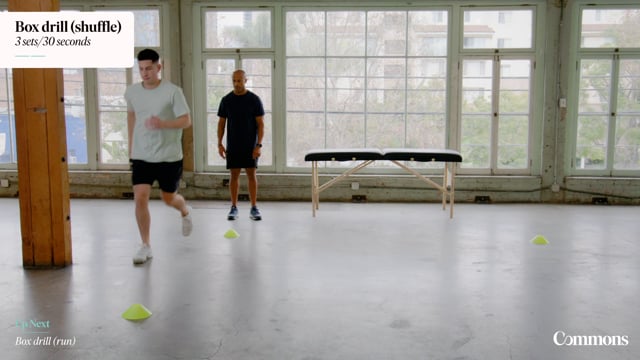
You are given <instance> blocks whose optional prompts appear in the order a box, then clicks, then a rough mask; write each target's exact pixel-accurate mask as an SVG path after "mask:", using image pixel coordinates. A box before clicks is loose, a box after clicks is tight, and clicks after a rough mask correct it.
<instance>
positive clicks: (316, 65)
mask: <svg viewBox="0 0 640 360" xmlns="http://www.w3.org/2000/svg"><path fill="white" fill-rule="evenodd" d="M447 14H448V13H447V12H446V11H364V10H363V11H327V12H323V11H315V12H314V11H311V12H297V11H290V12H287V14H286V21H287V22H286V24H287V35H286V36H287V41H286V43H287V52H286V55H287V64H286V65H287V66H286V69H287V76H286V103H287V108H286V111H287V112H286V114H287V117H286V118H287V146H286V147H287V166H289V167H305V166H308V164H307V163H306V162H304V159H303V156H304V154H305V153H306V152H307V151H308V150H309V149H311V148H333V147H342V148H344V147H380V148H383V147H444V143H445V139H446V122H445V118H446V116H445V112H446V105H445V104H446V101H445V100H446V78H447V67H446V55H447V49H446V44H447V33H448V25H447V21H448V16H447ZM347 19H351V20H353V21H351V22H349V23H348V25H346V24H347ZM408 25H410V26H408ZM408 29H409V30H408ZM301 39H304V41H301ZM412 41H413V42H415V45H414V46H411V47H409V46H408V44H409V43H410V42H412ZM432 45H433V46H432ZM409 54H410V55H409ZM307 122H308V123H307ZM409 126H411V127H409ZM414 128H415V129H417V130H416V131H414ZM409 129H411V131H409ZM418 129H419V130H418ZM434 133H435V135H434ZM419 134H429V136H419ZM429 145H430V146H429ZM386 165H387V164H377V163H376V164H374V166H373V167H384V166H386ZM330 166H349V164H345V163H340V164H330ZM420 166H422V164H420ZM424 166H425V167H431V166H433V164H428V165H424ZM436 166H437V165H436Z"/></svg>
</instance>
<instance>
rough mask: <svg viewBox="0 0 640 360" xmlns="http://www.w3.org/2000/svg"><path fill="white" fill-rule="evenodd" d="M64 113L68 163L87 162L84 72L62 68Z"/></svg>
mask: <svg viewBox="0 0 640 360" xmlns="http://www.w3.org/2000/svg"><path fill="white" fill-rule="evenodd" d="M62 71H63V76H64V113H65V116H64V118H65V124H66V127H67V158H68V160H67V161H68V162H69V164H87V163H88V159H87V118H86V115H85V98H84V72H83V70H82V69H63V70H62Z"/></svg>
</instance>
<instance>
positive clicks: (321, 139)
mask: <svg viewBox="0 0 640 360" xmlns="http://www.w3.org/2000/svg"><path fill="white" fill-rule="evenodd" d="M325 130H326V129H325V121H324V113H319V112H287V166H295V167H303V166H310V165H309V163H308V162H306V161H304V154H306V153H307V152H308V151H309V150H311V149H323V148H324V147H325ZM324 163H326V161H325V162H324ZM318 165H319V166H325V165H326V164H322V165H320V164H318Z"/></svg>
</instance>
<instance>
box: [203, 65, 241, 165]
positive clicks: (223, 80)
mask: <svg viewBox="0 0 640 360" xmlns="http://www.w3.org/2000/svg"><path fill="white" fill-rule="evenodd" d="M235 66H236V65H235V60H233V59H208V60H207V62H206V71H207V74H206V77H207V84H206V87H207V165H217V166H224V165H225V164H226V162H225V160H224V159H223V158H221V157H220V154H218V106H219V105H220V100H222V97H224V96H225V95H226V94H228V93H229V92H230V91H232V90H233V83H232V81H231V74H233V71H234V70H235V69H236V67H235ZM222 141H223V142H224V141H226V134H225V137H224V138H223V139H222Z"/></svg>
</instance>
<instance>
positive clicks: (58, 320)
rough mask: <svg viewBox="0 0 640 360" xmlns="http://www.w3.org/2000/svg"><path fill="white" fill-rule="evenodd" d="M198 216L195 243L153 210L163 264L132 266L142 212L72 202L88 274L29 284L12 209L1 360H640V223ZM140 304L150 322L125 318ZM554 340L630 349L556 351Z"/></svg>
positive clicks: (5, 208) (79, 271)
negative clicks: (232, 233) (542, 240)
mask: <svg viewBox="0 0 640 360" xmlns="http://www.w3.org/2000/svg"><path fill="white" fill-rule="evenodd" d="M191 204H192V205H193V206H194V212H193V218H194V226H195V227H194V231H193V234H192V236H191V237H190V238H183V237H182V236H181V235H180V229H179V218H178V215H177V213H175V212H174V211H173V210H172V209H169V208H167V207H165V206H164V205H163V204H162V203H160V202H159V201H154V202H153V203H152V209H151V211H152V221H153V225H152V227H153V229H152V245H153V249H154V255H155V256H154V259H153V260H151V261H150V262H149V263H148V264H146V265H144V266H133V265H132V260H131V258H132V255H133V254H134V252H135V250H136V244H137V242H138V235H137V228H136V224H135V222H134V219H133V202H132V201H127V200H75V199H74V200H72V202H71V208H72V234H73V235H72V237H73V258H74V264H73V265H72V266H69V267H67V268H65V269H60V270H24V269H23V268H22V255H21V245H20V225H19V221H20V218H19V209H18V201H17V200H16V199H0V211H1V213H2V215H3V216H2V217H1V219H0V228H1V229H2V236H1V237H0V244H1V250H0V319H2V321H1V323H0V326H1V329H2V330H1V336H0V354H2V355H0V358H2V359H11V360H13V359H30V360H31V359H65V360H67V359H118V360H121V359H154V360H155V359H160V360H162V359H225V360H226V359H242V360H244V359H295V360H329V359H385V360H386V359H403V360H404V359H456V360H462V359H491V360H499V359H581V360H582V359H608V360H610V359H635V358H638V357H639V356H640V311H638V310H639V309H638V308H639V306H638V305H637V304H638V298H640V260H639V259H640V235H639V234H640V224H639V221H638V219H640V207H614V206H572V205H512V204H504V205H476V204H456V212H455V218H454V219H453V220H450V219H449V218H448V213H446V212H443V211H442V210H441V209H440V206H439V204H375V203H369V204H351V203H321V204H320V211H319V212H318V216H317V217H316V218H312V217H311V205H310V203H262V204H261V209H262V212H263V217H264V220H263V221H261V222H254V221H251V220H250V219H249V218H248V206H247V204H246V203H243V204H241V207H240V211H241V217H240V219H239V220H237V221H235V222H229V221H227V220H226V213H227V203H226V202H211V201H208V202H204V201H202V202H192V203H191ZM231 228H233V229H235V230H236V231H237V232H238V233H239V234H240V237H239V238H236V239H227V238H225V237H224V236H223V235H224V233H225V232H226V231H227V230H229V229H231ZM536 235H543V236H545V237H546V239H548V240H549V242H550V243H549V244H548V245H546V246H541V245H534V244H532V243H531V239H532V238H533V237H535V236H536ZM634 299H635V300H634ZM134 303H141V304H143V305H145V306H146V307H147V308H148V309H150V310H151V311H152V312H153V315H152V316H151V317H150V318H148V319H146V320H143V321H139V322H131V321H128V320H124V319H122V318H121V315H122V313H123V312H124V311H125V310H126V309H127V308H128V307H129V306H130V305H132V304H134ZM634 304H635V305H634ZM31 320H34V321H43V322H45V324H46V322H48V327H45V328H40V329H37V328H33V327H32V328H26V329H23V328H22V327H21V324H24V322H27V323H29V322H30V321H31ZM36 330H41V331H43V333H34V331H36ZM558 331H562V332H564V333H565V334H566V335H572V336H573V335H584V336H588V335H594V336H598V335H600V336H620V337H623V336H624V337H626V339H627V340H628V345H626V346H558V345H555V344H554V334H556V333H557V332H558ZM38 338H40V341H41V342H45V343H42V344H37V345H33V343H34V342H37V341H38ZM48 338H50V339H51V340H47V339H48ZM601 339H603V338H601ZM608 339H609V340H610V339H612V338H608ZM27 340H31V342H32V345H21V344H17V343H21V342H22V343H23V344H24V343H25V342H26V341H27ZM47 341H51V343H50V344H48V343H47ZM56 341H58V342H62V343H59V344H58V345H56V344H55V342H56Z"/></svg>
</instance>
